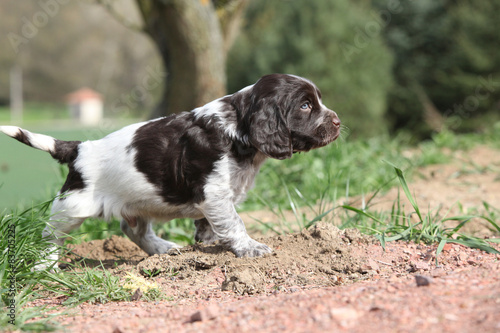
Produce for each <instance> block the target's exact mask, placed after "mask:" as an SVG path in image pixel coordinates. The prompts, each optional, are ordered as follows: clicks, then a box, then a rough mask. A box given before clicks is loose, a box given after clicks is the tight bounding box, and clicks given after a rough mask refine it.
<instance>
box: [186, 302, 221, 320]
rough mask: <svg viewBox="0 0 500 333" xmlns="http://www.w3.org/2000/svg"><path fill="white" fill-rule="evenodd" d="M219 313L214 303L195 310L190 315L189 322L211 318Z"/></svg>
mask: <svg viewBox="0 0 500 333" xmlns="http://www.w3.org/2000/svg"><path fill="white" fill-rule="evenodd" d="M218 315H219V308H218V307H217V306H216V305H209V306H207V307H206V308H204V309H203V310H199V311H196V312H195V313H193V314H192V315H191V317H190V320H189V322H191V323H194V322H196V321H204V320H212V319H215V318H217V316H218Z"/></svg>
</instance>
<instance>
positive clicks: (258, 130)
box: [239, 74, 340, 159]
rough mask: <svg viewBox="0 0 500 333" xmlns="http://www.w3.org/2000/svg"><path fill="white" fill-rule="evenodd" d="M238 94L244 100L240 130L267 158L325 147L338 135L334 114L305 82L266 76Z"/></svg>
mask: <svg viewBox="0 0 500 333" xmlns="http://www.w3.org/2000/svg"><path fill="white" fill-rule="evenodd" d="M240 93H242V94H245V95H246V97H247V98H245V101H246V102H245V103H244V104H245V107H244V108H246V110H245V111H244V113H243V115H242V119H241V120H240V124H239V127H240V130H241V132H242V133H243V134H244V135H246V136H247V137H248V142H249V143H250V144H251V145H252V146H254V147H255V148H256V149H258V150H259V151H261V152H262V153H264V154H265V155H267V156H269V157H272V158H276V159H285V158H290V157H291V156H292V154H293V153H295V152H300V151H308V150H311V149H314V148H319V147H323V146H326V145H327V144H329V143H330V142H332V141H334V140H335V139H336V138H337V137H338V136H339V134H340V120H339V118H338V116H337V114H336V113H335V112H333V111H332V110H330V109H328V108H327V107H326V106H324V105H323V103H322V102H321V93H320V91H319V89H318V88H317V87H316V86H315V85H314V84H313V83H312V82H311V81H309V80H307V79H304V78H301V77H298V76H294V75H286V74H271V75H266V76H263V77H262V78H261V79H260V80H259V81H257V83H255V84H254V85H253V86H251V87H250V88H248V89H245V90H242V91H241V92H240Z"/></svg>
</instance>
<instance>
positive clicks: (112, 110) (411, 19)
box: [0, 0, 500, 209]
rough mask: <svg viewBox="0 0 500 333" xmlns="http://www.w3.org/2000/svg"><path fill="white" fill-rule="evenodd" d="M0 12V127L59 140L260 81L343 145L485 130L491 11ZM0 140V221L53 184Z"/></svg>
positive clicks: (175, 8)
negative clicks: (317, 97)
mask: <svg viewBox="0 0 500 333" xmlns="http://www.w3.org/2000/svg"><path fill="white" fill-rule="evenodd" d="M0 12H1V17H2V19H1V20H0V38H1V47H0V123H1V124H2V125H3V124H15V125H22V126H24V127H26V128H27V129H29V130H33V131H41V132H42V133H46V134H49V135H54V136H56V137H57V138H59V139H74V140H85V139H97V138H100V137H102V136H103V135H105V134H107V133H109V132H110V131H112V130H114V129H116V128H118V127H121V126H123V125H124V124H127V123H132V122H136V121H138V120H140V119H141V120H142V119H148V118H151V117H156V116H161V115H166V114H169V113H174V112H180V111H184V110H191V109H193V108H194V107H197V106H199V105H203V104H204V103H206V102H208V101H210V100H213V99H215V98H218V97H221V96H223V95H224V94H227V93H232V92H234V91H237V90H239V89H241V88H242V87H244V86H246V85H249V84H252V83H254V82H255V81H256V80H257V79H258V78H259V77H260V76H262V75H264V74H268V73H274V72H282V73H291V74H297V75H301V76H304V77H307V78H309V79H311V80H313V81H314V82H315V83H316V84H317V85H318V87H319V88H320V89H321V91H322V94H323V100H324V103H325V104H326V105H327V106H329V107H330V108H332V109H333V110H335V111H337V113H338V114H339V116H340V118H341V119H342V121H343V124H344V125H345V126H346V127H347V128H348V132H349V134H348V136H347V138H346V137H344V139H345V140H351V139H359V140H369V139H370V138H373V137H377V136H390V137H394V136H400V135H404V136H406V137H407V138H408V141H409V142H415V143H417V142H420V141H422V140H426V139H429V138H431V137H432V135H434V134H435V133H440V132H442V131H451V132H456V133H465V132H476V133H482V132H484V131H491V130H495V129H498V128H499V126H498V124H499V122H500V112H499V108H500V52H498V50H499V46H500V34H499V33H498V31H500V26H499V21H498V13H499V12H500V1H499V0H492V1H482V2H478V1H475V2H474V1H467V0H413V1H411V0H335V1H334V0H313V1H312V0H273V1H269V0H267V1H266V0H253V1H248V0H212V1H210V0H164V1H160V0H79V1H77V0H74V1H73V0H36V1H15V0H3V1H2V7H1V9H0ZM495 126H496V127H495ZM10 140H11V139H8V138H5V137H3V136H2V137H1V138H0V184H2V185H1V186H2V187H1V188H0V209H2V208H5V207H10V206H11V205H13V204H16V203H18V202H19V200H20V198H24V197H26V196H27V194H26V193H27V192H28V191H30V188H37V186H38V185H37V184H48V185H47V188H50V189H52V188H53V187H54V186H55V185H54V184H58V183H59V182H61V177H62V176H61V175H62V174H63V173H64V172H63V171H62V172H60V171H59V168H58V167H57V166H55V164H53V163H52V162H51V158H50V156H48V155H47V154H45V153H42V152H35V151H33V150H32V149H31V150H30V149H29V148H28V147H24V146H22V145H20V144H17V143H15V142H13V141H10ZM33 170H36V172H34V171H33ZM21 175H22V176H21Z"/></svg>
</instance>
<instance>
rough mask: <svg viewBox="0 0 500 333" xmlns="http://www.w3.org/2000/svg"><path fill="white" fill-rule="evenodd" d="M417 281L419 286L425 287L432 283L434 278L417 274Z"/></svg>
mask: <svg viewBox="0 0 500 333" xmlns="http://www.w3.org/2000/svg"><path fill="white" fill-rule="evenodd" d="M415 282H417V287H424V286H428V285H430V284H431V282H432V278H431V277H428V276H423V275H415Z"/></svg>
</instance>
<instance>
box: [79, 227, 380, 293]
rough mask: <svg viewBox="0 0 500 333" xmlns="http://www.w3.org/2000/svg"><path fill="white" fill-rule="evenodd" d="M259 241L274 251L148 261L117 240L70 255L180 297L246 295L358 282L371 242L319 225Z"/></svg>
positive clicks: (216, 250) (192, 252)
mask: <svg viewBox="0 0 500 333" xmlns="http://www.w3.org/2000/svg"><path fill="white" fill-rule="evenodd" d="M260 241H261V242H264V243H266V244H267V245H269V246H271V248H273V249H274V252H273V253H272V254H269V255H266V256H264V257H262V258H236V257H235V255H234V254H233V253H231V252H229V251H228V250H227V249H225V248H223V247H222V246H220V245H203V244H195V245H192V246H186V247H184V248H182V249H180V250H176V251H173V252H172V253H170V254H163V255H154V256H151V257H147V256H146V254H145V253H144V252H142V251H141V250H140V249H139V248H138V247H137V246H136V245H135V244H133V243H132V242H130V241H129V240H128V239H125V238H121V237H117V236H113V237H112V238H111V239H109V240H103V241H92V242H89V243H84V244H80V245H76V246H74V247H73V249H72V251H73V253H74V254H77V255H78V256H81V257H85V258H87V259H86V260H87V261H88V260H101V261H103V262H104V263H105V264H106V263H107V264H109V265H108V266H113V265H115V266H116V264H114V262H116V261H118V262H120V263H122V264H125V265H130V266H134V267H131V268H132V270H135V271H136V272H137V273H138V274H142V275H143V276H146V277H155V278H156V279H158V278H160V280H164V281H166V282H167V283H165V284H166V287H167V288H169V287H171V288H173V289H176V294H177V293H179V292H180V293H181V294H182V290H183V289H184V288H183V287H182V285H183V284H186V285H189V288H186V290H188V289H189V290H192V289H193V286H195V287H196V286H198V289H199V288H201V289H203V288H206V287H210V286H212V287H218V288H220V287H222V290H231V291H234V292H235V293H237V294H241V295H243V294H254V293H261V292H268V291H272V290H277V289H280V288H285V287H290V286H307V285H314V286H332V285H338V284H341V283H343V282H347V281H348V280H353V279H359V277H360V274H364V273H366V256H367V254H366V253H364V252H363V251H360V248H363V247H362V246H359V245H362V244H368V243H369V242H371V238H369V237H366V236H362V235H361V234H360V233H359V231H357V230H339V229H338V228H337V227H335V226H333V225H331V224H328V223H318V224H317V225H315V226H314V227H312V228H310V229H308V230H304V231H302V232H300V233H295V234H291V235H282V236H275V237H270V238H265V239H261V240H260ZM352 245H357V246H352ZM74 259H77V258H74ZM112 264H113V265H112ZM118 269H120V270H123V268H118ZM168 281H171V282H172V283H168ZM186 287H187V286H186ZM195 289H196V288H195Z"/></svg>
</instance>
